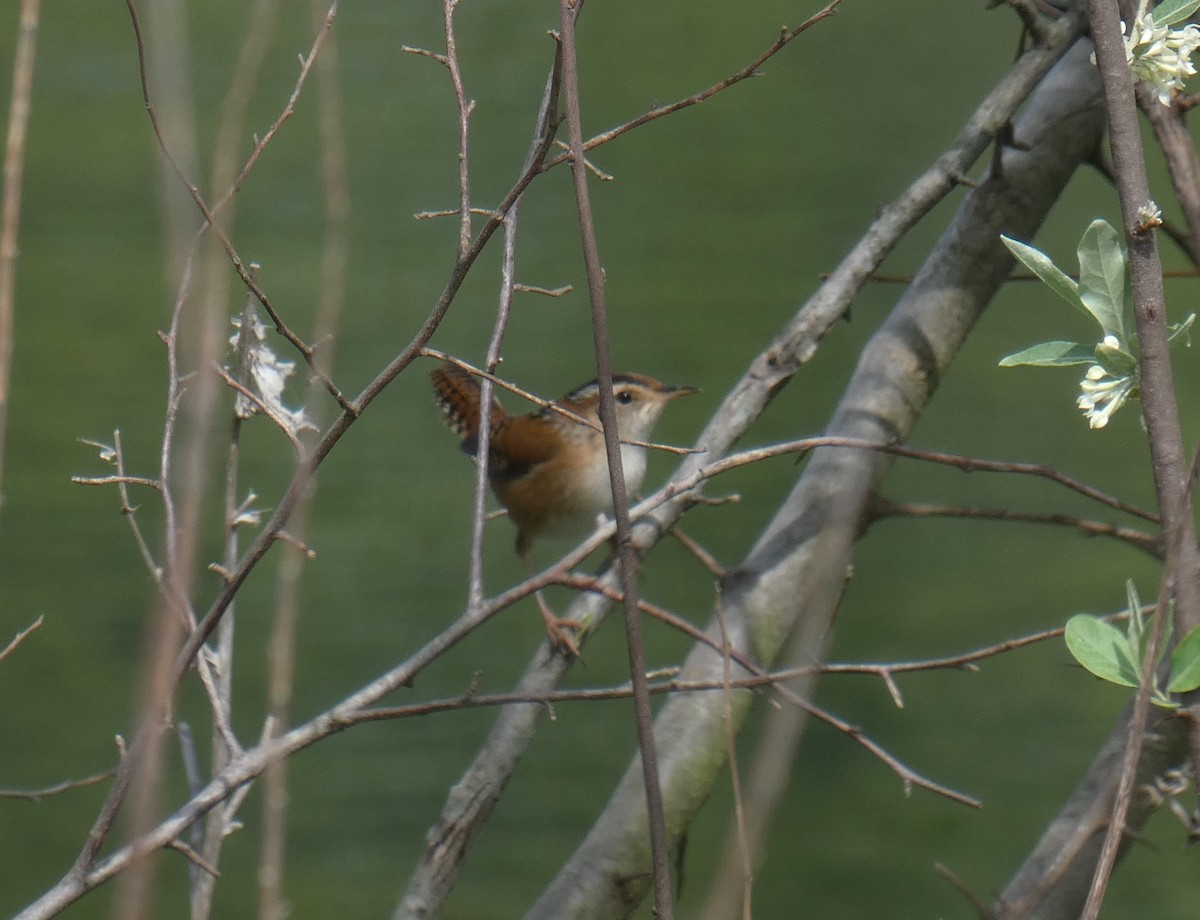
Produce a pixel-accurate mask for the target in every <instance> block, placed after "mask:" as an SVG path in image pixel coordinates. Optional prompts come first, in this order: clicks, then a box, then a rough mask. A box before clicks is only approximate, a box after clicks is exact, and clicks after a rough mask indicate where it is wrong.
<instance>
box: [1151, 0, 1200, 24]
mask: <svg viewBox="0 0 1200 920" xmlns="http://www.w3.org/2000/svg"><path fill="white" fill-rule="evenodd" d="M1198 9H1200V0H1163V2H1162V3H1160V4H1159V5H1158V6H1156V7H1155V8H1154V10H1153V11H1152V12H1151V13H1150V15H1151V17H1152V18H1153V19H1154V24H1155V25H1156V26H1173V25H1175V23H1177V22H1182V21H1183V20H1185V19H1187V18H1188V17H1189V16H1191V15H1192V13H1194V12H1196V10H1198Z"/></svg>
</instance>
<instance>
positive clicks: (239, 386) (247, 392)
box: [213, 363, 304, 452]
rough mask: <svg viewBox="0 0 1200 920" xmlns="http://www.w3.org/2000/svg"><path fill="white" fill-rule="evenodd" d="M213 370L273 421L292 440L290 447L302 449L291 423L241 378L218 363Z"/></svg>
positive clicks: (302, 446)
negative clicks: (280, 415)
mask: <svg viewBox="0 0 1200 920" xmlns="http://www.w3.org/2000/svg"><path fill="white" fill-rule="evenodd" d="M213 370H214V371H216V374H217V376H218V377H220V378H221V380H223V381H224V382H225V385H226V386H228V387H229V388H230V389H231V390H234V391H236V392H237V393H238V394H239V395H241V396H243V397H245V398H246V399H248V400H249V401H250V402H252V403H254V407H255V408H256V409H257V410H258V411H259V412H261V413H262V414H263V415H265V416H266V417H267V418H269V419H270V420H271V421H272V422H274V423H275V427H276V428H278V429H279V430H280V431H282V432H283V434H284V436H285V437H286V438H287V439H288V440H289V441H291V442H292V447H294V448H296V451H297V452H303V451H304V444H303V442H301V440H300V438H299V436H297V434H296V432H295V430H294V427H295V426H293V425H289V424H288V423H287V422H286V421H285V420H284V419H282V418H280V417H279V414H278V413H277V412H276V411H275V410H274V409H273V408H272V407H271V406H270V405H269V404H268V403H267V402H266V401H265V400H263V398H262V397H261V396H259V395H258V394H257V393H255V392H254V390H252V389H251V388H250V387H249V386H247V385H246V384H245V383H243V382H242V381H241V380H237V379H235V378H234V377H233V376H232V375H231V374H230V373H229V371H227V370H225V368H223V367H221V365H220V364H215V363H214V364H213Z"/></svg>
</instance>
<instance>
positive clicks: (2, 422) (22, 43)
mask: <svg viewBox="0 0 1200 920" xmlns="http://www.w3.org/2000/svg"><path fill="white" fill-rule="evenodd" d="M40 7H41V0H22V2H21V19H20V25H19V27H18V28H19V30H20V31H19V33H18V35H17V47H16V53H15V54H14V56H13V83H12V94H11V101H10V103H9V109H8V140H7V142H6V144H5V148H4V190H3V196H2V197H0V508H3V505H4V498H3V495H4V493H3V483H4V443H5V432H6V431H7V428H8V403H9V388H10V384H11V380H12V353H13V322H14V316H15V313H16V306H15V298H16V286H17V285H16V280H17V235H18V231H19V229H20V218H21V183H22V181H23V173H24V167H25V135H26V131H27V129H28V126H29V97H30V94H31V92H32V90H33V58H34V51H35V50H36V48H37V27H38V14H39V12H40Z"/></svg>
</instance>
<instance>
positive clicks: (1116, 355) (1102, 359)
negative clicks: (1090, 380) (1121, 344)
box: [1094, 342, 1138, 377]
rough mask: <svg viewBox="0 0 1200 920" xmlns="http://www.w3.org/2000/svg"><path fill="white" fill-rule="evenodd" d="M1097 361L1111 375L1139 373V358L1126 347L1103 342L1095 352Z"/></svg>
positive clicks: (1123, 375)
mask: <svg viewBox="0 0 1200 920" xmlns="http://www.w3.org/2000/svg"><path fill="white" fill-rule="evenodd" d="M1094 354H1095V356H1096V358H1095V360H1096V363H1097V364H1099V365H1100V366H1101V367H1102V368H1104V369H1105V370H1106V371H1107V372H1108V374H1109V376H1110V377H1132V376H1133V375H1134V374H1136V373H1137V369H1138V362H1137V358H1135V357H1134V356H1133V355H1131V354H1130V353H1129V352H1127V351H1126V350H1125V349H1124V348H1113V347H1112V346H1110V345H1105V344H1104V343H1103V342H1101V343H1100V344H1099V345H1097V346H1096V348H1095V352H1094Z"/></svg>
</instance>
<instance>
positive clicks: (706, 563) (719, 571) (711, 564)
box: [671, 527, 726, 580]
mask: <svg viewBox="0 0 1200 920" xmlns="http://www.w3.org/2000/svg"><path fill="white" fill-rule="evenodd" d="M671 536H673V537H674V538H675V539H676V540H677V541H679V543H680V545H682V546H683V548H684V549H686V550H687V551H688V552H689V553H691V555H692V558H693V559H695V560H696V561H697V562H699V563H700V565H701V566H702V567H703V568H704V570H705V571H706V572H708V574H709V575H711V576H712V577H713V578H715V579H718V580H719V579H722V578H724V577H725V574H726V569H725V566H723V565H721V563H720V562H718V561H717V558H716V557H715V556H714V555H713V554H712V553H710V552H709V551H708V550H706V549H705V548H704V547H703V546H701V545H700V544H699V543H697V542H696V541H695V540H693V539H692V538H691V537H689V536H688V535H687V534H686V533H684V532H683V530H681V529H680V528H678V527H672V528H671Z"/></svg>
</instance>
